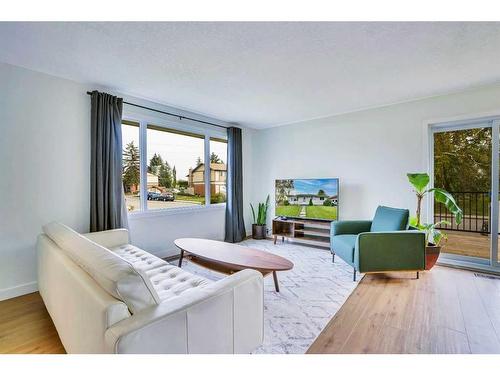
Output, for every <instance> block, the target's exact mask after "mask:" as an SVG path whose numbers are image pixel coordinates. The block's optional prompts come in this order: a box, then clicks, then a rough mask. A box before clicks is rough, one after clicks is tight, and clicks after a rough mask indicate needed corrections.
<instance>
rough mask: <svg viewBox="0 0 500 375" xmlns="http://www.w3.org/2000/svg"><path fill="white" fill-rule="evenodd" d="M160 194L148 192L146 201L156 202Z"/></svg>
mask: <svg viewBox="0 0 500 375" xmlns="http://www.w3.org/2000/svg"><path fill="white" fill-rule="evenodd" d="M160 195H161V194H160V193H156V192H153V191H148V201H156V200H158V198H159V197H160Z"/></svg>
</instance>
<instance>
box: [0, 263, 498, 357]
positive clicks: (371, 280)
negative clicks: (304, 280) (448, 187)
mask: <svg viewBox="0 0 500 375" xmlns="http://www.w3.org/2000/svg"><path fill="white" fill-rule="evenodd" d="M0 353H64V348H63V346H62V344H61V342H60V340H59V337H58V335H57V332H56V330H55V327H54V325H53V324H52V321H51V319H50V317H49V315H48V313H47V310H46V309H45V306H44V304H43V301H42V299H41V297H40V295H39V294H38V293H32V294H28V295H25V296H22V297H18V298H14V299H11V300H7V301H2V302H0ZM308 353H500V280H499V279H489V278H483V277H476V276H474V273H473V272H470V271H462V270H457V269H453V268H447V267H434V269H433V270H432V271H431V272H423V273H421V275H420V280H415V279H414V275H413V274H377V275H367V276H365V278H364V279H363V280H362V281H361V282H360V284H359V285H358V287H357V288H356V290H355V291H354V292H353V294H352V295H351V296H350V297H349V299H348V300H347V301H346V303H345V304H344V305H343V306H342V308H341V309H340V310H339V312H338V313H337V314H336V315H335V317H334V318H333V319H332V320H331V321H330V323H329V324H328V325H327V326H326V327H325V329H324V330H323V332H322V333H321V334H320V335H319V336H318V338H317V339H316V341H315V342H314V343H313V345H312V346H311V347H310V348H309V350H308Z"/></svg>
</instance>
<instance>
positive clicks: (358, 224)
mask: <svg viewBox="0 0 500 375" xmlns="http://www.w3.org/2000/svg"><path fill="white" fill-rule="evenodd" d="M371 226H372V222H371V220H342V221H332V227H331V229H332V230H331V235H332V236H338V235H341V234H359V233H361V232H368V231H370V227H371Z"/></svg>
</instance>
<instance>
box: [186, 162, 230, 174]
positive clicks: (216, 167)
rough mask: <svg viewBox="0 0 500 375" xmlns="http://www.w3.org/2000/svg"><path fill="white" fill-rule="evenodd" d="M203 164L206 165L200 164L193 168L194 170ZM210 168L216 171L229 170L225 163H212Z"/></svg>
mask: <svg viewBox="0 0 500 375" xmlns="http://www.w3.org/2000/svg"><path fill="white" fill-rule="evenodd" d="M202 166H203V167H204V166H205V163H201V164H198V166H197V167H196V168H194V169H193V172H196V171H197V170H198V169H200V168H201V167H202ZM210 168H211V169H213V170H214V171H227V165H226V164H224V163H210Z"/></svg>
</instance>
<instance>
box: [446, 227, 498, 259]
mask: <svg viewBox="0 0 500 375" xmlns="http://www.w3.org/2000/svg"><path fill="white" fill-rule="evenodd" d="M444 232H445V233H446V234H447V235H448V242H447V243H446V245H445V247H444V248H443V250H442V251H443V252H444V253H449V254H458V255H466V256H472V257H477V258H485V259H490V236H489V235H487V236H485V235H482V234H480V233H470V232H458V231H444Z"/></svg>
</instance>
